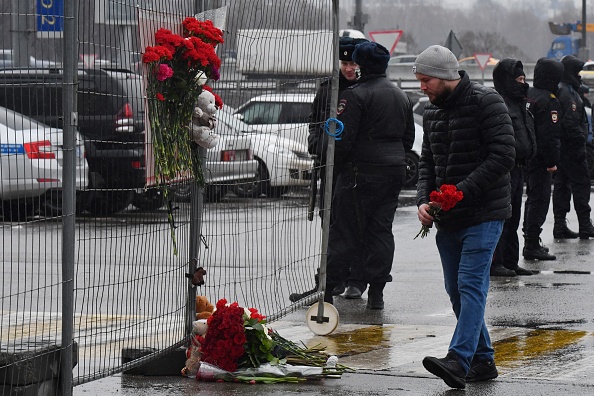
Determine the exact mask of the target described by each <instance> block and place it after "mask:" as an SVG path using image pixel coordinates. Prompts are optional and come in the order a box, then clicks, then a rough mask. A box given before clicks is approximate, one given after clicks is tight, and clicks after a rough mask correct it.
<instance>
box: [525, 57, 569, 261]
mask: <svg viewBox="0 0 594 396" xmlns="http://www.w3.org/2000/svg"><path fill="white" fill-rule="evenodd" d="M562 74H563V65H562V64H561V63H560V62H557V61H555V60H553V59H547V58H540V59H539V60H538V61H537V62H536V66H535V67H534V86H533V87H531V88H530V89H529V90H528V110H529V111H530V112H531V113H532V114H533V116H534V131H535V134H536V156H535V157H534V158H533V159H532V160H531V161H530V164H529V166H528V168H527V169H526V196H527V198H526V203H525V206H524V224H523V231H524V249H523V251H522V254H523V256H524V258H525V259H527V260H555V259H556V257H555V256H554V255H552V254H550V253H549V251H548V249H547V248H546V247H544V246H542V245H541V243H540V234H541V232H542V225H543V224H544V222H545V220H546V218H547V213H548V211H549V205H550V202H551V183H552V174H553V172H555V171H556V170H557V164H558V162H559V136H560V135H561V105H560V103H559V100H557V97H556V96H555V92H557V84H559V81H561V76H562Z"/></svg>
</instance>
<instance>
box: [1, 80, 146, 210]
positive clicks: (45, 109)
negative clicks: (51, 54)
mask: <svg viewBox="0 0 594 396" xmlns="http://www.w3.org/2000/svg"><path fill="white" fill-rule="evenodd" d="M128 77H131V78H128ZM141 81H142V79H141V78H139V77H138V76H137V75H135V74H133V73H131V72H124V71H113V70H102V69H99V68H92V69H79V70H78V95H77V102H78V126H79V131H80V133H81V135H82V136H83V138H84V140H85V150H86V156H87V157H86V158H87V161H88V164H89V169H90V173H89V190H88V193H87V194H86V199H84V200H83V202H84V206H85V209H86V210H87V211H88V212H90V213H91V214H95V215H111V214H114V213H116V212H119V211H121V210H123V209H124V208H126V207H127V206H128V205H129V204H130V203H131V202H132V199H133V198H134V190H135V189H139V188H143V187H144V186H145V173H146V170H145V158H144V144H145V136H144V114H143V113H142V107H141V102H142V94H141V92H142V91H141V89H140V83H141ZM63 87H64V74H63V71H62V70H61V69H55V68H52V69H8V70H0V106H5V107H7V108H10V109H12V110H15V111H18V112H20V113H23V114H25V115H28V116H30V117H32V118H34V119H36V120H38V121H40V122H42V123H44V124H46V125H49V126H51V127H54V128H61V127H62V126H63V125H64V114H63V109H62V98H63ZM131 87H136V88H134V89H132V88H131Z"/></svg>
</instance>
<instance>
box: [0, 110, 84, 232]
mask: <svg viewBox="0 0 594 396" xmlns="http://www.w3.org/2000/svg"><path fill="white" fill-rule="evenodd" d="M75 147H76V170H75V174H76V188H77V190H85V189H86V187H87V185H88V165H87V161H86V159H85V149H84V142H83V140H82V138H81V137H80V135H79V134H78V133H77V134H76V145H75ZM63 151H64V149H63V132H62V130H61V129H58V128H51V127H49V126H47V125H45V124H42V123H40V122H37V121H34V120H32V119H31V118H29V117H26V116H24V115H22V114H20V113H17V112H15V111H12V110H9V109H6V108H5V107H0V179H1V181H2V185H1V188H0V197H1V198H2V209H3V218H4V220H17V221H20V220H25V219H26V218H27V217H29V216H32V215H33V214H34V212H35V211H36V210H38V209H40V208H43V209H44V210H45V212H44V213H43V214H46V215H51V216H55V215H58V214H60V212H61V193H60V191H61V188H62V182H63V179H62V165H63V161H64V153H63Z"/></svg>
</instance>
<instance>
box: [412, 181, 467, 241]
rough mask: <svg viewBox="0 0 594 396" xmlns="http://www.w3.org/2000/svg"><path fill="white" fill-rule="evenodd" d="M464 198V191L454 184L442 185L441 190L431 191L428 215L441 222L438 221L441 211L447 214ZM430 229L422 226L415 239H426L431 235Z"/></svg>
mask: <svg viewBox="0 0 594 396" xmlns="http://www.w3.org/2000/svg"><path fill="white" fill-rule="evenodd" d="M462 198H464V194H463V193H462V191H460V190H458V188H457V187H456V186H454V185H452V184H442V186H441V187H440V188H438V189H437V190H435V191H431V194H429V199H430V200H431V203H430V204H429V210H428V213H429V214H430V215H431V216H433V217H434V218H435V219H436V220H439V219H437V215H438V214H439V213H440V212H441V211H444V212H447V211H448V210H450V209H452V208H453V207H454V206H456V204H457V203H458V202H460V201H461V200H462ZM429 228H430V227H429V226H426V225H423V226H421V230H420V231H419V233H418V234H417V236H415V238H414V239H417V238H418V236H419V235H420V236H421V238H425V237H426V236H427V234H429Z"/></svg>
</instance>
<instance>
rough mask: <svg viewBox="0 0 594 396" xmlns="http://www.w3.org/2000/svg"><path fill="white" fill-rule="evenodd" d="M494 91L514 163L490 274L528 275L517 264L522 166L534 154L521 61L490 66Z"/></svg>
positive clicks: (532, 129) (508, 60) (531, 118)
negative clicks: (510, 136)
mask: <svg viewBox="0 0 594 396" xmlns="http://www.w3.org/2000/svg"><path fill="white" fill-rule="evenodd" d="M493 84H494V85H495V90H497V92H499V94H500V95H501V96H502V97H503V100H504V101H505V104H506V106H507V109H508V111H509V116H510V118H511V120H512V125H513V127H514V139H515V142H516V144H515V148H516V164H515V166H514V168H513V169H512V170H511V171H510V186H511V204H512V215H511V217H510V218H509V219H507V220H506V221H505V223H504V225H503V231H502V232H501V237H499V242H498V243H497V247H496V248H495V253H494V254H493V262H492V264H491V270H490V273H491V276H515V275H532V271H530V270H527V269H525V268H522V267H520V266H519V265H518V261H519V258H520V244H519V240H518V228H519V226H520V218H521V215H522V197H523V195H524V168H525V167H526V166H527V165H528V163H529V162H530V160H531V159H532V157H534V155H535V154H536V136H535V134H534V118H533V117H532V114H531V113H530V112H529V111H527V110H526V96H527V95H528V88H529V85H528V84H527V83H526V74H525V73H524V66H523V65H522V62H520V61H519V60H517V59H513V58H506V59H503V60H501V61H500V62H499V63H498V64H497V65H496V66H495V68H494V69H493Z"/></svg>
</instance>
